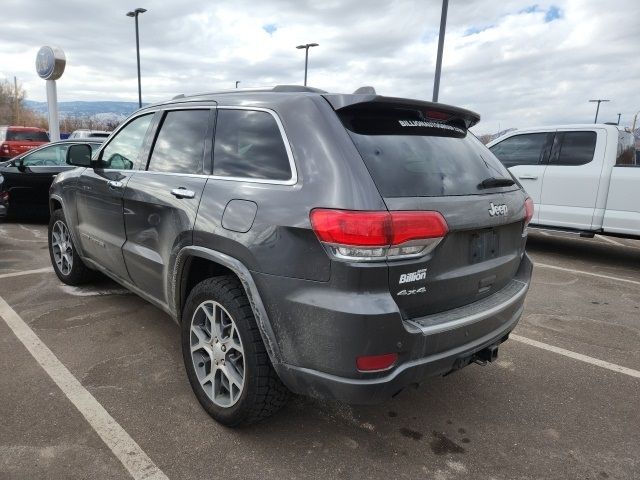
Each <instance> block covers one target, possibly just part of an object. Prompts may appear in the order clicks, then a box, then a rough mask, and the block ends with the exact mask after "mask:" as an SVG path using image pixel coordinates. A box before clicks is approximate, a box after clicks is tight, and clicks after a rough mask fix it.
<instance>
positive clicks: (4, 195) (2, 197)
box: [0, 191, 9, 202]
mask: <svg viewBox="0 0 640 480" xmlns="http://www.w3.org/2000/svg"><path fill="white" fill-rule="evenodd" d="M0 201H2V202H8V201H9V192H7V191H5V192H0Z"/></svg>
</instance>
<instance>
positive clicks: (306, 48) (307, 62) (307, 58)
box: [296, 43, 318, 87]
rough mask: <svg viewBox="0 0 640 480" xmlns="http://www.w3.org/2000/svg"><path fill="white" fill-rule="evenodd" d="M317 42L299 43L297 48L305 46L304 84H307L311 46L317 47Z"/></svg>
mask: <svg viewBox="0 0 640 480" xmlns="http://www.w3.org/2000/svg"><path fill="white" fill-rule="evenodd" d="M317 46H318V44H317V43H305V44H304V45H298V46H297V47H296V48H297V49H302V48H304V86H305V87H306V86H307V67H308V66H309V47H317Z"/></svg>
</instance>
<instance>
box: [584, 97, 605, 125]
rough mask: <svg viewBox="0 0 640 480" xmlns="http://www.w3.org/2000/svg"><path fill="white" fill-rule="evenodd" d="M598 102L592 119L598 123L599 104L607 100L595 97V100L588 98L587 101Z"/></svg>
mask: <svg viewBox="0 0 640 480" xmlns="http://www.w3.org/2000/svg"><path fill="white" fill-rule="evenodd" d="M596 102H597V103H598V106H597V107H596V119H595V120H594V121H593V123H598V112H599V111H600V104H601V103H602V102H609V100H603V99H601V98H599V99H597V100H589V103H596Z"/></svg>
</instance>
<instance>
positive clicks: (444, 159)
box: [338, 106, 517, 197]
mask: <svg viewBox="0 0 640 480" xmlns="http://www.w3.org/2000/svg"><path fill="white" fill-rule="evenodd" d="M338 116H339V117H340V120H341V121H342V123H343V125H344V126H345V127H346V129H347V131H348V133H349V135H350V136H351V138H352V140H353V142H354V144H355V146H356V148H357V149H358V152H359V153H360V155H361V156H362V159H363V160H364V162H365V164H366V166H367V168H368V170H369V172H370V173H371V176H372V177H373V181H374V182H375V184H376V186H377V187H378V190H379V191H380V193H381V194H382V196H384V197H432V196H445V195H474V194H484V193H488V192H492V191H496V190H498V191H500V190H503V191H504V190H509V189H513V188H517V187H513V186H512V187H494V188H484V189H483V188H481V187H480V184H481V183H482V181H483V180H487V179H489V178H508V179H511V178H512V177H511V175H510V174H509V171H508V170H507V169H506V168H505V167H504V166H503V165H502V164H501V163H500V161H499V160H498V159H497V158H496V157H495V156H494V155H493V154H492V153H491V152H490V151H489V149H487V147H485V146H484V145H483V144H482V143H481V142H480V141H479V140H478V139H477V138H476V137H474V136H473V135H472V134H471V133H469V132H467V130H466V128H465V126H464V124H463V122H462V121H459V120H456V119H453V118H452V119H449V118H447V115H446V114H442V113H440V112H429V111H426V112H425V111H422V110H418V109H412V108H408V107H402V108H390V107H388V106H386V107H382V108H380V107H378V108H375V107H369V106H366V107H360V106H358V107H355V108H354V107H347V108H343V109H341V110H339V111H338Z"/></svg>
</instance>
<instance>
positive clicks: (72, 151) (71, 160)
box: [67, 143, 91, 167]
mask: <svg viewBox="0 0 640 480" xmlns="http://www.w3.org/2000/svg"><path fill="white" fill-rule="evenodd" d="M67 164H68V165H73V166H76V167H90V166H91V146H90V145H87V144H86V143H79V144H77V145H71V146H70V147H69V148H68V149H67Z"/></svg>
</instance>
